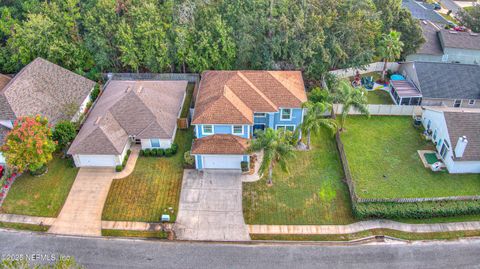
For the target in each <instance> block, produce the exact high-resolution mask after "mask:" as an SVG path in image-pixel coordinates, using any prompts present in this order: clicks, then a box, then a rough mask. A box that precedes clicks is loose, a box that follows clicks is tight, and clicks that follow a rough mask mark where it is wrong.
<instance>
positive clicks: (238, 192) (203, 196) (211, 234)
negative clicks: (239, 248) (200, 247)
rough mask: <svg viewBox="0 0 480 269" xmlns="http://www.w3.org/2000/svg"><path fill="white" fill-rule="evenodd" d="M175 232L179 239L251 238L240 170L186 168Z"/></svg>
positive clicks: (221, 239)
mask: <svg viewBox="0 0 480 269" xmlns="http://www.w3.org/2000/svg"><path fill="white" fill-rule="evenodd" d="M175 233H176V236H177V238H178V239H180V240H214V241H246V240H250V236H249V233H248V228H247V226H246V225H245V221H244V219H243V211H242V180H241V174H240V172H238V171H228V170H206V171H204V172H199V171H196V170H185V172H184V175H183V182H182V191H181V194H180V205H179V212H178V216H177V220H176V223H175Z"/></svg>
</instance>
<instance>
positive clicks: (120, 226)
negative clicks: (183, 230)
mask: <svg viewBox="0 0 480 269" xmlns="http://www.w3.org/2000/svg"><path fill="white" fill-rule="evenodd" d="M172 226H173V224H172V223H165V224H162V223H150V222H138V221H102V229H106V230H125V231H161V230H163V229H166V230H171V229H172Z"/></svg>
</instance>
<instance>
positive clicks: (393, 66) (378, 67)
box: [329, 62, 400, 78]
mask: <svg viewBox="0 0 480 269" xmlns="http://www.w3.org/2000/svg"><path fill="white" fill-rule="evenodd" d="M383 65H384V63H383V62H376V63H371V64H369V65H367V66H364V67H363V68H346V69H338V70H332V71H330V72H329V73H330V74H333V75H335V76H337V77H339V78H347V77H353V76H355V74H356V73H357V71H358V72H359V73H360V74H365V73H370V72H379V71H383ZM399 67H400V64H399V63H387V70H388V69H390V70H392V71H394V72H396V71H398V68H399Z"/></svg>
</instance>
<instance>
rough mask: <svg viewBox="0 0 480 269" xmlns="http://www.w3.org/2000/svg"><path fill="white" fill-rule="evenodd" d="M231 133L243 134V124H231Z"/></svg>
mask: <svg viewBox="0 0 480 269" xmlns="http://www.w3.org/2000/svg"><path fill="white" fill-rule="evenodd" d="M232 134H234V135H243V126H242V125H233V126H232Z"/></svg>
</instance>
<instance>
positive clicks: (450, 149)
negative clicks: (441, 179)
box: [422, 107, 480, 173]
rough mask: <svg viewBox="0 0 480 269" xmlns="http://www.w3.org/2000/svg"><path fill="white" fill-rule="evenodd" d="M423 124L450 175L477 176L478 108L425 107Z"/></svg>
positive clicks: (479, 162) (479, 154)
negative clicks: (466, 174) (474, 174)
mask: <svg viewBox="0 0 480 269" xmlns="http://www.w3.org/2000/svg"><path fill="white" fill-rule="evenodd" d="M422 122H423V126H424V127H425V129H426V130H429V131H430V132H431V134H432V140H433V142H434V143H435V145H436V150H437V152H438V154H439V155H440V156H441V159H442V161H443V162H444V163H445V165H446V167H447V169H448V172H449V173H480V109H465V108H447V107H424V110H423V114H422Z"/></svg>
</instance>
